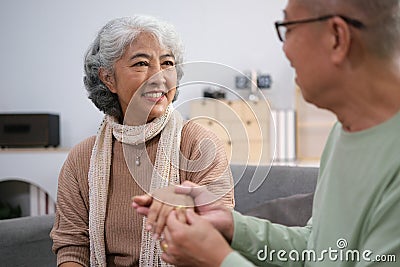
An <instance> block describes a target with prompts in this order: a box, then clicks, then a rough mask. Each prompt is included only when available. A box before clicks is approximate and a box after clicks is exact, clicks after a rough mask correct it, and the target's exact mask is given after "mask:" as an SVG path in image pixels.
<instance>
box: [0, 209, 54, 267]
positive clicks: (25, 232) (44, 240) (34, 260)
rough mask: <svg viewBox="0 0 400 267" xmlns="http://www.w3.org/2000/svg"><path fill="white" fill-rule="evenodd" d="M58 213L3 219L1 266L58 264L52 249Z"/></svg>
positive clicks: (0, 232)
mask: <svg viewBox="0 0 400 267" xmlns="http://www.w3.org/2000/svg"><path fill="white" fill-rule="evenodd" d="M53 223H54V215H43V216H33V217H22V218H16V219H9V220H0V237H1V238H0V259H1V261H0V265H1V266H10V267H11V266H41V267H42V266H43V267H46V266H57V263H56V256H55V255H54V254H53V252H52V250H51V246H52V241H51V239H50V236H49V234H50V230H51V228H52V226H53Z"/></svg>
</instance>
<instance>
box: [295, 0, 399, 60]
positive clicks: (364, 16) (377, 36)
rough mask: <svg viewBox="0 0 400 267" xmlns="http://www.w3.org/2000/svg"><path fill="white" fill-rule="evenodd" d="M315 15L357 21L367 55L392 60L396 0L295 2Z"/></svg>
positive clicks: (396, 50)
mask: <svg viewBox="0 0 400 267" xmlns="http://www.w3.org/2000/svg"><path fill="white" fill-rule="evenodd" d="M298 1H299V2H303V3H304V4H306V5H307V6H308V7H309V8H310V11H311V12H313V13H314V14H315V15H326V14H335V13H336V14H340V15H344V16H348V17H350V18H352V19H357V20H360V21H361V22H362V23H363V24H364V25H365V26H366V28H365V29H363V30H362V32H361V36H362V38H363V39H364V40H365V44H366V46H367V48H368V49H369V51H370V52H371V53H374V54H376V55H378V56H380V57H386V58H387V57H392V56H393V55H394V54H397V53H399V47H400V46H399V43H400V0H324V1H321V0H298Z"/></svg>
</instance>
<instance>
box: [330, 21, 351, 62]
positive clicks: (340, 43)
mask: <svg viewBox="0 0 400 267" xmlns="http://www.w3.org/2000/svg"><path fill="white" fill-rule="evenodd" d="M328 23H329V29H330V33H331V44H330V46H331V47H330V49H331V59H332V61H333V62H334V63H337V64H340V63H342V62H343V61H344V60H345V59H346V58H347V56H348V53H349V51H350V45H351V31H350V25H348V24H347V22H345V21H344V20H343V19H342V18H340V17H334V18H332V19H330V20H329V22H328Z"/></svg>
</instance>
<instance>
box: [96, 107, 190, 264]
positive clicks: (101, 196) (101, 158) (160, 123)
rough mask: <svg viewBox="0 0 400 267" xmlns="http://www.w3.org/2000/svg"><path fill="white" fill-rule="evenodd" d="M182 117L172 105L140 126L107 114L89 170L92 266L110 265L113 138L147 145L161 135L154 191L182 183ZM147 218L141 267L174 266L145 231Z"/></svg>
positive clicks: (153, 180) (141, 253)
mask: <svg viewBox="0 0 400 267" xmlns="http://www.w3.org/2000/svg"><path fill="white" fill-rule="evenodd" d="M182 125H183V122H182V118H181V116H180V114H179V113H178V112H176V111H174V108H173V106H172V104H171V105H169V106H168V107H167V110H166V112H165V114H164V115H163V116H161V117H159V118H156V119H154V120H153V121H152V122H150V123H147V124H145V125H140V126H127V125H121V124H118V123H117V121H116V120H115V118H113V117H111V116H108V115H106V116H105V117H104V120H103V122H102V124H101V126H100V128H99V131H98V134H97V137H96V141H95V144H94V146H93V150H92V156H91V158H90V167H89V174H88V180H89V238H90V266H106V265H107V263H106V253H105V241H104V235H105V234H104V227H105V224H104V223H105V217H106V207H107V194H108V184H109V179H110V166H111V154H112V137H113V135H114V137H115V138H116V139H117V140H118V141H120V142H122V143H124V144H130V145H138V144H143V143H144V142H146V141H147V140H150V139H152V138H153V137H155V136H156V135H158V134H159V133H160V132H161V137H160V140H159V143H158V147H157V154H156V160H155V164H154V168H153V173H152V177H151V183H150V188H149V190H150V192H153V191H154V190H155V189H158V188H161V187H164V186H167V185H169V184H179V183H180V179H179V151H180V142H181V130H182ZM145 225H146V218H143V227H142V240H141V251H140V261H139V264H140V265H139V266H141V267H150V266H151V267H152V266H171V265H168V264H167V263H165V262H164V261H162V260H161V254H162V250H161V248H160V246H159V242H158V241H156V240H153V238H152V235H151V234H150V233H149V232H148V231H146V230H145Z"/></svg>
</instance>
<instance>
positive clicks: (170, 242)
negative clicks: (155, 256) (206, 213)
mask: <svg viewBox="0 0 400 267" xmlns="http://www.w3.org/2000/svg"><path fill="white" fill-rule="evenodd" d="M177 213H178V212H177V211H172V212H171V213H170V215H169V216H168V220H167V227H166V228H165V231H164V239H163V240H162V241H161V247H162V248H163V250H164V253H163V255H162V259H163V260H164V261H166V262H168V263H171V264H174V265H176V266H191V267H196V266H220V265H221V263H222V261H223V260H224V259H225V257H226V256H227V255H228V254H229V253H230V252H231V251H232V249H231V247H230V246H229V244H228V243H227V242H226V241H225V240H224V238H223V237H222V235H221V234H220V233H219V232H218V231H217V230H216V229H215V228H214V227H213V226H212V225H211V224H210V223H209V222H208V221H207V220H205V219H203V218H202V217H201V216H199V215H197V214H196V213H195V212H194V211H193V210H187V211H186V218H187V223H182V222H180V220H179V219H178V218H177Z"/></svg>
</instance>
